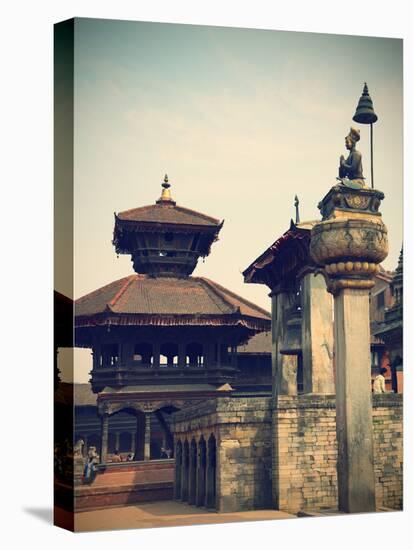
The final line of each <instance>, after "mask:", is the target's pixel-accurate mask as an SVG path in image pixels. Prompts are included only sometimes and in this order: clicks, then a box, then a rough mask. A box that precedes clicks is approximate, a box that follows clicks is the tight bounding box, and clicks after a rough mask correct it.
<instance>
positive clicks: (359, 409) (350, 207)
mask: <svg viewBox="0 0 413 550" xmlns="http://www.w3.org/2000/svg"><path fill="white" fill-rule="evenodd" d="M383 198H384V195H383V193H381V192H380V191H377V190H375V189H369V188H365V187H363V188H361V189H353V188H349V187H346V186H344V185H337V186H335V187H333V188H332V189H331V190H330V191H329V193H328V194H327V195H326V196H325V197H324V199H323V200H322V201H321V203H320V205H319V208H320V210H321V213H322V215H323V220H322V221H321V222H320V223H318V224H316V225H315V226H314V227H313V229H312V231H311V242H310V252H311V256H312V257H313V260H314V261H315V262H316V263H317V264H318V265H320V266H322V267H323V268H324V273H325V275H326V277H327V283H328V290H329V291H330V292H331V293H332V294H333V296H334V339H335V341H334V346H335V359H336V382H337V383H336V426H337V441H338V464H337V475H338V490H339V509H340V510H341V511H343V512H349V513H354V512H369V511H374V510H375V509H376V504H375V477H374V457H373V423H372V395H371V381H370V369H371V365H370V319H369V290H370V289H371V288H372V287H373V286H374V281H373V275H374V273H376V271H377V269H378V265H377V264H378V263H379V262H382V261H383V260H384V259H385V258H386V256H387V253H388V245H387V229H386V227H385V225H384V224H383V222H382V220H381V214H380V213H379V212H378V209H379V206H380V201H381V199H383Z"/></svg>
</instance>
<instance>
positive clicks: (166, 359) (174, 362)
mask: <svg viewBox="0 0 413 550" xmlns="http://www.w3.org/2000/svg"><path fill="white" fill-rule="evenodd" d="M159 365H160V366H161V367H177V366H178V345H177V344H175V343H173V342H167V343H165V344H162V345H161V348H160V356H159Z"/></svg>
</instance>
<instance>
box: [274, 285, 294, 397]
mask: <svg viewBox="0 0 413 550" xmlns="http://www.w3.org/2000/svg"><path fill="white" fill-rule="evenodd" d="M271 305H272V340H273V342H272V343H273V348H272V376H273V384H272V388H273V396H274V397H275V396H276V395H296V394H297V356H295V355H283V354H281V353H280V350H281V349H282V347H283V343H284V337H285V327H286V321H287V315H286V313H287V310H288V308H289V307H290V300H289V295H288V293H287V292H279V293H277V294H273V295H272V304H271Z"/></svg>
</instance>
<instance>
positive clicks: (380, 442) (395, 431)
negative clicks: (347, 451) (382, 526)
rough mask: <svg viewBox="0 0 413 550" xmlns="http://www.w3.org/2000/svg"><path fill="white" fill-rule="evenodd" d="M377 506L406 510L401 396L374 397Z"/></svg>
mask: <svg viewBox="0 0 413 550" xmlns="http://www.w3.org/2000/svg"><path fill="white" fill-rule="evenodd" d="M373 429H374V473H375V477H376V506H377V507H387V508H395V509H397V510H401V509H402V508H403V402H402V395H401V394H392V393H389V394H377V395H374V396H373Z"/></svg>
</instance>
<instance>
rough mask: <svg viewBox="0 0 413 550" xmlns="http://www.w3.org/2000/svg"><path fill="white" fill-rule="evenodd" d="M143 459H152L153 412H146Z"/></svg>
mask: <svg viewBox="0 0 413 550" xmlns="http://www.w3.org/2000/svg"><path fill="white" fill-rule="evenodd" d="M143 459H144V460H150V459H151V413H145V447H144V453H143Z"/></svg>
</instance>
